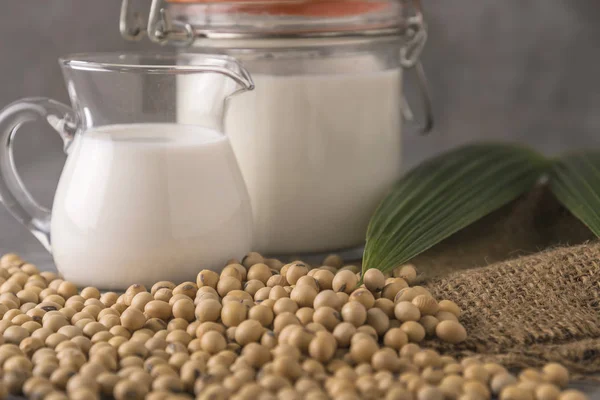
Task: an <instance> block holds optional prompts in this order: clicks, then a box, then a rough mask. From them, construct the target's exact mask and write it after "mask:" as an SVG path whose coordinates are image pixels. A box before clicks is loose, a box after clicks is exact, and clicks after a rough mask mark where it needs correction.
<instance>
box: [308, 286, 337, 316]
mask: <svg viewBox="0 0 600 400" xmlns="http://www.w3.org/2000/svg"><path fill="white" fill-rule="evenodd" d="M311 306H312V307H313V308H314V309H315V310H316V309H318V308H320V307H324V306H327V307H331V308H333V309H335V310H338V311H341V308H342V301H341V300H340V298H339V297H338V296H337V294H336V293H335V292H334V291H333V290H329V289H327V290H323V291H321V292H319V293H318V294H317V295H316V296H315V298H314V301H313V304H311Z"/></svg>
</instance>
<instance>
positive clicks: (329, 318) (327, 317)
mask: <svg viewBox="0 0 600 400" xmlns="http://www.w3.org/2000/svg"><path fill="white" fill-rule="evenodd" d="M313 321H314V322H316V323H319V324H321V325H323V326H324V327H325V329H327V330H328V331H330V332H332V331H333V329H334V328H335V327H336V325H337V324H339V323H340V322H342V317H341V315H340V313H339V312H337V311H336V310H334V309H333V308H331V307H321V308H319V309H318V310H316V311H315V313H314V314H313Z"/></svg>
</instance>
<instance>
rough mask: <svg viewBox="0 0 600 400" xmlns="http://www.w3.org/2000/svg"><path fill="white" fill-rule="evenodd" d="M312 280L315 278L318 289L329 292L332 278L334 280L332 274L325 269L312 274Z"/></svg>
mask: <svg viewBox="0 0 600 400" xmlns="http://www.w3.org/2000/svg"><path fill="white" fill-rule="evenodd" d="M313 278H315V280H316V281H317V283H318V285H319V288H320V289H321V290H331V289H332V287H333V286H332V284H333V278H334V274H333V272H331V271H328V270H325V269H323V270H317V271H316V272H315V273H314V275H313Z"/></svg>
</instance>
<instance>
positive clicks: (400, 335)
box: [383, 328, 408, 350]
mask: <svg viewBox="0 0 600 400" xmlns="http://www.w3.org/2000/svg"><path fill="white" fill-rule="evenodd" d="M383 343H384V344H385V345H386V346H388V347H391V348H392V349H395V350H400V349H401V348H402V347H404V345H406V344H407V343H408V335H407V334H406V332H404V331H403V330H402V329H400V328H393V329H390V330H389V331H387V332H386V334H385V335H384V337H383Z"/></svg>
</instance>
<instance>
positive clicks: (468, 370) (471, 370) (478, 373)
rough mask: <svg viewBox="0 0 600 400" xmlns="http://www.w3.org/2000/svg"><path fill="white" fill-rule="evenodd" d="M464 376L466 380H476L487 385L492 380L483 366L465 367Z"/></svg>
mask: <svg viewBox="0 0 600 400" xmlns="http://www.w3.org/2000/svg"><path fill="white" fill-rule="evenodd" d="M463 376H464V378H465V379H471V380H476V381H480V382H482V383H485V384H487V382H488V380H489V379H490V373H489V372H488V371H487V370H486V369H485V368H483V366H482V365H478V364H474V365H469V366H467V367H465V369H464V371H463Z"/></svg>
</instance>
